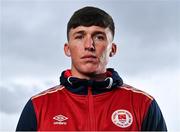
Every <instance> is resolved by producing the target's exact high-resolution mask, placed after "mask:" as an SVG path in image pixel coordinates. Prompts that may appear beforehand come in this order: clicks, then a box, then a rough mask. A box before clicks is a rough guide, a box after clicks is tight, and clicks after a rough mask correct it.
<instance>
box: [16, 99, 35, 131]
mask: <svg viewBox="0 0 180 132" xmlns="http://www.w3.org/2000/svg"><path fill="white" fill-rule="evenodd" d="M36 130H37V119H36V114H35V111H34V107H33V103H32V100H31V99H30V100H29V101H28V102H27V104H26V105H25V107H24V109H23V111H22V113H21V116H20V118H19V122H18V124H17V127H16V131H36Z"/></svg>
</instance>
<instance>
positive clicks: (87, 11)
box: [67, 6, 115, 40]
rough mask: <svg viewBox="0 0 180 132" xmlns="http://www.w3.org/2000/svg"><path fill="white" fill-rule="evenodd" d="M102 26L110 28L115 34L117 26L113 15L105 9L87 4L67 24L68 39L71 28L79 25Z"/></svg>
mask: <svg viewBox="0 0 180 132" xmlns="http://www.w3.org/2000/svg"><path fill="white" fill-rule="evenodd" d="M93 25H94V26H100V27H103V28H107V27H108V28H109V29H110V30H111V32H112V36H113V37H114V34H115V26H114V21H113V19H112V17H111V16H110V15H109V14H108V13H106V12H105V11H103V10H101V9H99V8H97V7H91V6H87V7H84V8H81V9H79V10H77V11H76V12H74V14H73V15H72V16H71V18H70V20H69V22H68V24H67V39H68V40H69V31H70V29H71V28H76V27H78V26H87V27H89V26H93Z"/></svg>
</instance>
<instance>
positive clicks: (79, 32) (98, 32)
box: [73, 30, 106, 36]
mask: <svg viewBox="0 0 180 132" xmlns="http://www.w3.org/2000/svg"><path fill="white" fill-rule="evenodd" d="M76 34H83V35H84V34H86V32H85V31H83V30H82V31H77V32H75V33H73V36H74V35H76ZM97 34H102V35H104V36H106V34H105V33H104V32H102V31H95V32H93V33H92V35H97Z"/></svg>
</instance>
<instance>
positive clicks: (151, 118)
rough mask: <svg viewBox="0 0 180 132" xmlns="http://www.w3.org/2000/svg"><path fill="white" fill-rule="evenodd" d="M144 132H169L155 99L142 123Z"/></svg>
mask: <svg viewBox="0 0 180 132" xmlns="http://www.w3.org/2000/svg"><path fill="white" fill-rule="evenodd" d="M142 131H167V126H166V123H165V120H164V118H163V115H162V113H161V110H160V108H159V106H158V104H157V102H156V100H155V99H154V100H153V101H152V103H151V105H150V107H149V110H148V113H147V115H146V117H145V119H144V121H143V123H142Z"/></svg>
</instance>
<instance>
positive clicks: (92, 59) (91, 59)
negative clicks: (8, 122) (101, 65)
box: [81, 55, 97, 62]
mask: <svg viewBox="0 0 180 132" xmlns="http://www.w3.org/2000/svg"><path fill="white" fill-rule="evenodd" d="M81 59H82V60H83V61H86V62H95V61H97V57H96V56H95V55H84V56H82V57H81Z"/></svg>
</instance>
